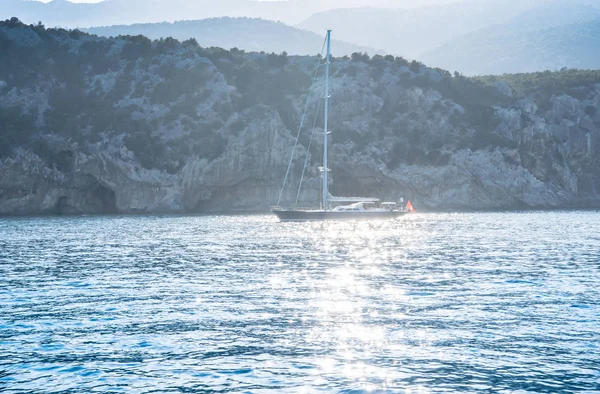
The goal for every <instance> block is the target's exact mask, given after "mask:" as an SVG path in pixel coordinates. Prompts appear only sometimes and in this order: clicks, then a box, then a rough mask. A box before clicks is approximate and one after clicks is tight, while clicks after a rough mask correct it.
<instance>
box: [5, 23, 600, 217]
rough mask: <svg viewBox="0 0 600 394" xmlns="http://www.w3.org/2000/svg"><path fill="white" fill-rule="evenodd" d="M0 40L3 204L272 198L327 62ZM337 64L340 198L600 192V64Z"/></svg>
mask: <svg viewBox="0 0 600 394" xmlns="http://www.w3.org/2000/svg"><path fill="white" fill-rule="evenodd" d="M0 48H2V53H3V56H2V57H0V133H1V137H2V143H1V144H0V214H30V213H105V212H124V213H135V212H212V211H235V210H263V209H267V208H268V207H269V205H272V204H275V203H276V202H277V197H278V193H279V188H280V186H281V183H282V180H283V176H284V174H285V171H286V167H287V164H288V160H289V157H290V155H291V153H292V147H293V145H294V141H295V134H296V132H297V127H298V125H299V123H300V119H301V116H302V111H303V107H304V102H305V101H306V99H307V94H308V92H309V87H310V85H311V73H312V71H313V70H314V66H315V65H316V64H317V62H318V58H316V57H287V56H284V55H274V54H271V55H269V54H257V53H244V52H242V51H224V50H221V49H217V48H211V49H204V48H200V47H198V46H197V45H196V44H195V43H194V42H193V41H188V42H184V43H179V42H176V41H174V40H162V41H155V42H151V41H149V40H147V39H144V38H141V37H128V38H127V37H124V38H118V39H103V38H97V37H94V36H89V35H86V34H82V33H79V32H72V31H71V32H70V31H64V30H46V29H44V28H43V27H41V26H24V25H22V24H20V23H19V22H17V21H12V22H4V23H1V24H0ZM4 54H7V55H6V56H4ZM332 74H333V77H332V81H331V86H332V91H331V94H332V101H331V105H332V106H331V116H330V121H331V128H332V130H333V133H332V136H331V140H332V145H333V147H332V150H331V156H330V161H331V162H332V163H333V164H332V170H333V171H332V181H331V186H330V187H331V191H332V194H334V195H365V196H370V195H374V196H379V197H382V198H385V199H391V200H397V199H398V198H399V197H401V196H402V197H405V198H410V199H412V200H413V203H414V205H415V206H416V207H428V208H457V209H510V208H547V207H585V208H590V207H599V206H600V184H599V182H600V164H599V161H598V153H599V151H600V134H599V130H600V111H597V108H598V106H599V104H600V73H597V72H580V71H572V70H571V71H563V72H558V73H541V74H531V75H513V76H503V77H502V78H499V77H498V78H496V77H488V78H479V79H472V78H465V77H462V76H460V75H456V76H452V75H450V74H449V73H446V72H444V71H442V70H433V69H430V68H427V67H425V66H423V65H420V64H418V63H412V64H409V63H407V62H406V61H404V60H403V59H399V58H396V59H394V58H391V57H386V58H383V57H381V56H376V57H374V58H372V59H369V58H368V57H364V56H358V55H357V56H354V58H353V59H342V58H336V59H334V60H333V63H332ZM321 95H322V84H320V83H319V82H318V83H317V86H316V89H315V93H314V94H313V97H312V98H311V100H310V101H309V102H310V105H309V110H308V116H307V118H306V119H305V121H304V124H305V127H304V129H303V132H302V134H301V136H300V143H299V149H297V151H296V156H295V160H294V162H293V163H294V164H293V166H292V168H291V172H290V178H289V182H288V187H287V188H286V189H285V190H284V195H283V199H282V201H283V203H284V204H289V203H293V202H294V200H295V199H296V192H297V187H298V183H299V180H300V176H301V172H302V166H303V163H304V160H305V158H306V155H307V154H308V155H309V160H308V163H309V167H308V169H307V172H306V175H305V183H304V187H303V189H302V193H301V195H300V204H301V205H308V204H314V203H315V202H317V201H318V195H319V175H318V169H317V167H318V166H319V165H320V162H321V155H320V154H319V152H320V149H321V138H322V134H320V133H318V132H319V131H322V129H319V127H320V126H321V125H322V119H321V118H317V119H315V118H314V114H315V113H316V112H317V107H318V106H319V105H318V102H319V97H320V96H321ZM313 122H316V124H317V130H316V131H317V133H315V138H314V139H313V142H312V145H311V147H310V151H308V150H307V148H308V144H309V139H310V138H309V136H310V132H311V127H310V126H312V124H313ZM306 125H308V127H306Z"/></svg>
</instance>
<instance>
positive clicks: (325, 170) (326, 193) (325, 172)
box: [323, 30, 331, 211]
mask: <svg viewBox="0 0 600 394" xmlns="http://www.w3.org/2000/svg"><path fill="white" fill-rule="evenodd" d="M330 52H331V30H327V59H326V61H325V114H324V118H325V125H324V126H323V131H324V133H323V209H324V210H326V211H327V210H328V209H329V204H328V201H327V200H328V199H329V190H328V183H327V181H328V175H329V167H327V139H328V138H327V137H328V136H329V131H328V122H327V117H328V115H329V56H330Z"/></svg>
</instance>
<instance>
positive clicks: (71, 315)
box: [0, 212, 600, 393]
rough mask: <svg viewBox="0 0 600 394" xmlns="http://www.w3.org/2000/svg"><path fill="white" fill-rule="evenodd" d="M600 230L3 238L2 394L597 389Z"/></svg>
mask: <svg viewBox="0 0 600 394" xmlns="http://www.w3.org/2000/svg"><path fill="white" fill-rule="evenodd" d="M599 233H600V213H597V212H544V213H490V214H487V213H486V214H415V215H411V216H409V217H406V218H402V219H400V220H397V221H391V222H369V223H364V222H363V223H309V224H294V223H291V224H289V223H288V224H282V223H278V222H277V221H276V220H275V218H274V217H271V216H266V215H265V216H261V215H257V216H235V217H234V216H212V217H209V216H203V217H182V216H172V217H170V216H142V217H119V216H114V217H71V218H69V217H64V218H19V219H1V220H0V391H3V392H7V393H25V392H27V393H29V392H56V393H71V392H119V391H122V392H140V393H151V392H160V393H169V392H173V393H175V392H178V393H180V392H282V391H285V392H314V391H326V392H328V391H332V392H341V393H364V392H406V393H409V392H410V393H426V392H440V391H444V392H482V391H505V392H516V391H530V392H548V393H550V392H578V391H588V392H594V391H600V367H599V365H600V349H599V348H600V275H599V274H600V238H599V237H598V236H597V234H599Z"/></svg>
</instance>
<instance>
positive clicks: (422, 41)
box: [296, 0, 539, 59]
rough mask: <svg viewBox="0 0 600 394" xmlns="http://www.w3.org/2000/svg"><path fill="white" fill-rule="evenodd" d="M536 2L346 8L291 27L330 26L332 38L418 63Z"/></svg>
mask: <svg viewBox="0 0 600 394" xmlns="http://www.w3.org/2000/svg"><path fill="white" fill-rule="evenodd" d="M537 1H539V0H521V1H516V0H507V2H502V3H499V2H492V1H476V0H468V1H464V2H461V3H451V4H446V5H440V6H431V7H421V8H417V9H412V10H408V9H380V8H346V9H337V10H330V11H325V12H321V13H316V14H314V15H312V16H311V17H310V18H308V19H307V20H305V21H303V22H302V23H300V24H298V25H296V26H297V27H299V28H301V29H305V30H310V31H313V32H316V31H320V30H322V29H323V28H325V27H331V28H332V29H333V30H334V31H335V35H336V37H337V38H338V39H341V40H344V41H348V42H354V43H356V44H359V45H365V43H369V44H370V45H374V46H377V47H381V48H382V49H384V50H386V51H387V52H389V53H392V54H395V55H401V56H404V57H409V58H416V59H418V58H419V56H420V55H421V54H422V53H424V52H426V51H427V50H430V49H433V48H436V47H438V46H439V45H441V44H443V43H444V42H446V41H448V40H450V39H452V38H454V37H459V36H461V35H462V34H465V33H469V32H472V31H475V30H477V29H480V28H484V27H487V26H490V25H493V24H499V23H505V22H507V21H510V20H511V19H512V18H514V17H516V16H518V15H519V14H520V13H522V12H523V11H526V10H528V9H529V8H531V7H533V6H534V5H535V4H536V3H537Z"/></svg>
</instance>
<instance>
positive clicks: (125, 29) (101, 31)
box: [84, 18, 382, 55]
mask: <svg viewBox="0 0 600 394" xmlns="http://www.w3.org/2000/svg"><path fill="white" fill-rule="evenodd" d="M84 31H86V32H89V33H93V34H97V35H99V36H107V37H110V36H113V37H116V36H120V35H132V36H133V35H139V34H141V35H144V36H146V37H149V38H151V39H159V38H166V37H173V38H176V39H179V40H187V39H188V38H195V39H196V41H198V44H200V46H203V47H213V46H214V47H221V48H234V47H236V48H239V49H243V50H246V51H255V52H261V51H265V52H276V53H281V52H287V53H289V54H294V55H314V54H315V53H317V52H318V51H319V50H320V49H321V46H322V45H323V38H324V36H325V31H324V30H323V31H322V32H321V34H316V33H312V32H309V31H305V30H300V29H296V28H294V27H290V26H287V25H284V24H283V23H277V22H271V21H267V20H263V19H251V18H211V19H203V20H199V21H180V22H174V23H169V22H163V23H146V24H135V25H122V26H107V27H93V28H89V29H85V30H84ZM333 46H334V48H335V50H336V54H338V55H350V54H352V53H354V52H367V53H371V54H375V53H382V51H377V50H375V49H372V48H369V47H361V46H358V45H354V44H348V43H345V42H341V41H334V42H333Z"/></svg>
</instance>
